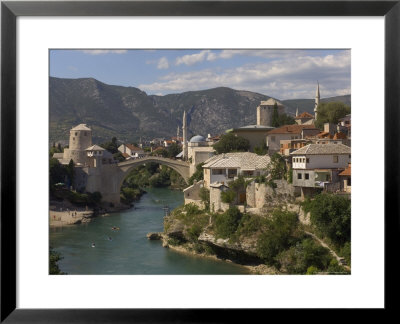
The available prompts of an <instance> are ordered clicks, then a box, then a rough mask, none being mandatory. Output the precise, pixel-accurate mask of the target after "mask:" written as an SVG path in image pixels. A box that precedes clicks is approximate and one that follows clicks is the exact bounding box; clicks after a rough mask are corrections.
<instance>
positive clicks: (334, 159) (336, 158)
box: [333, 155, 339, 163]
mask: <svg viewBox="0 0 400 324" xmlns="http://www.w3.org/2000/svg"><path fill="white" fill-rule="evenodd" d="M338 162H339V156H337V155H334V156H333V163H338Z"/></svg>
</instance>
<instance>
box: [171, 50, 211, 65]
mask: <svg viewBox="0 0 400 324" xmlns="http://www.w3.org/2000/svg"><path fill="white" fill-rule="evenodd" d="M214 57H215V55H214V53H212V52H211V51H210V50H204V51H201V52H199V53H196V54H188V55H184V56H181V57H177V58H176V63H175V64H176V65H181V64H186V65H193V64H196V63H198V62H202V61H204V60H205V59H207V60H209V61H212V60H213V59H215V58H214Z"/></svg>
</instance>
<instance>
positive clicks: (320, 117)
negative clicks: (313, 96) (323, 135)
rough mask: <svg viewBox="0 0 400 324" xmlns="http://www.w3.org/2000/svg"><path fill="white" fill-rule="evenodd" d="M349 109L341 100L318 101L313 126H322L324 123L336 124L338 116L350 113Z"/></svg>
mask: <svg viewBox="0 0 400 324" xmlns="http://www.w3.org/2000/svg"><path fill="white" fill-rule="evenodd" d="M350 112H351V109H350V107H349V106H346V105H345V104H344V103H342V102H335V101H333V102H328V103H320V104H319V105H318V107H317V120H316V121H315V126H316V127H318V128H319V129H323V128H324V123H332V124H337V123H338V122H339V119H340V118H343V117H345V116H346V115H348V114H350Z"/></svg>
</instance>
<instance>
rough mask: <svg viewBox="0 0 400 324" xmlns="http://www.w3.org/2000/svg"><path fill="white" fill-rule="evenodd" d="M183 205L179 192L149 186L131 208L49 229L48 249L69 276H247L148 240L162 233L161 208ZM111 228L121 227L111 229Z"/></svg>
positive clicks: (227, 265) (240, 270) (221, 263)
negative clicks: (50, 248)
mask: <svg viewBox="0 0 400 324" xmlns="http://www.w3.org/2000/svg"><path fill="white" fill-rule="evenodd" d="M181 204H183V193H182V192H181V191H174V190H169V189H166V188H150V189H148V190H147V193H146V194H144V195H143V196H142V197H141V199H140V201H139V202H137V203H136V204H135V207H134V208H131V209H129V210H126V211H124V212H120V213H114V214H110V216H104V217H101V216H100V217H96V218H94V219H93V220H92V221H91V222H90V223H86V224H80V225H72V226H65V227H62V228H51V229H50V246H51V247H53V249H54V250H55V251H57V252H60V253H61V255H62V256H63V259H62V260H60V261H59V262H58V265H59V267H60V269H61V271H63V272H66V273H67V274H69V275H71V274H79V275H88V274H96V275H100V274H110V275H117V274H124V275H127V274H247V273H248V271H247V270H246V269H245V268H243V267H241V266H239V265H236V264H232V263H227V262H224V261H218V260H212V259H207V258H203V257H198V256H192V255H189V254H184V253H180V252H176V251H173V250H171V249H167V248H163V247H162V245H161V242H160V241H150V240H148V239H147V238H146V234H147V233H149V232H161V231H162V230H163V216H164V211H163V206H164V205H169V207H170V208H171V209H173V208H175V207H177V206H179V205H181ZM113 226H115V227H119V228H120V229H119V230H118V231H113V230H112V229H111V228H112V227H113ZM109 238H111V240H110V239H109ZM92 242H93V243H95V247H94V248H92Z"/></svg>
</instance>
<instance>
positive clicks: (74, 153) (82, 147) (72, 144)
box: [63, 124, 92, 165]
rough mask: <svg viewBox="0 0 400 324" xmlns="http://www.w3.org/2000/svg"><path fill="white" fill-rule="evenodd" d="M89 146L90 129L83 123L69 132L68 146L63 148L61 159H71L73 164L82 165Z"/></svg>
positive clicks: (90, 140)
mask: <svg viewBox="0 0 400 324" xmlns="http://www.w3.org/2000/svg"><path fill="white" fill-rule="evenodd" d="M89 146H92V130H91V129H90V128H89V127H87V126H86V125H85V124H80V125H78V126H76V127H74V128H72V129H71V130H70V132H69V148H68V149H65V150H64V157H63V160H64V161H65V162H69V161H70V160H71V159H72V160H73V161H74V163H75V164H82V165H84V164H85V163H86V162H87V155H86V149H87V148H88V147H89Z"/></svg>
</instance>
